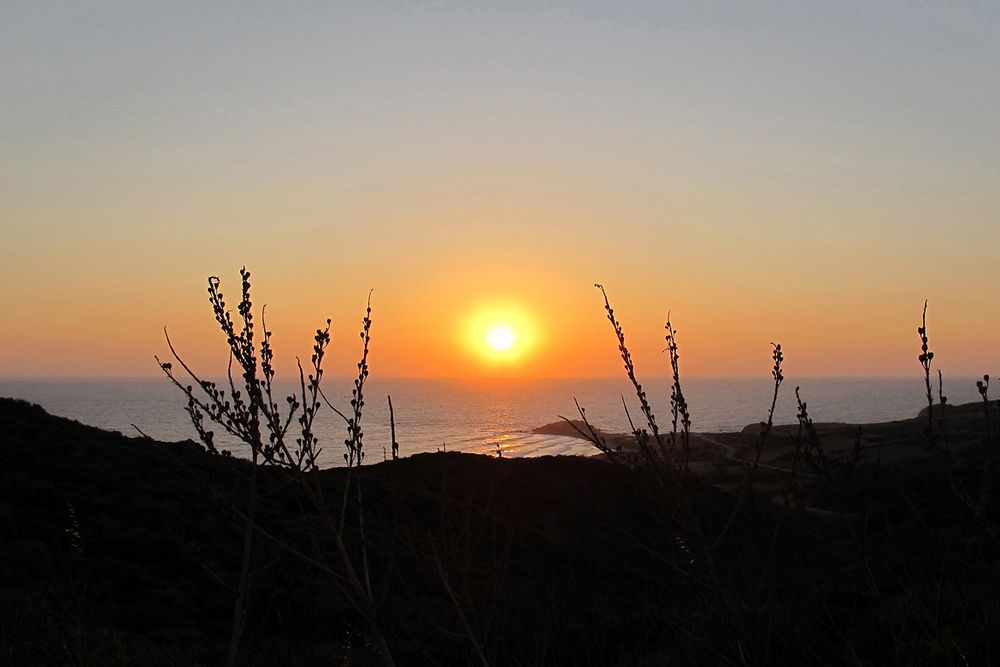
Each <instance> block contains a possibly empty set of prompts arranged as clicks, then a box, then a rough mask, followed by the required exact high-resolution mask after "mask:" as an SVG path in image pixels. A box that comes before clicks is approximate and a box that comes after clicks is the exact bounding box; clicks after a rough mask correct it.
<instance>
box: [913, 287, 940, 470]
mask: <svg viewBox="0 0 1000 667" xmlns="http://www.w3.org/2000/svg"><path fill="white" fill-rule="evenodd" d="M917 335H919V336H920V355H919V356H918V357H917V360H918V361H919V362H920V366H921V368H923V370H924V387H925V389H926V395H927V442H928V444H929V445H930V448H931V450H933V451H937V449H938V434H937V433H936V432H935V430H934V396H933V394H931V362H932V361H933V360H934V353H933V352H931V351H930V348H929V347H928V337H927V301H924V312H923V316H922V318H921V324H920V326H919V327H917ZM939 379H940V378H939Z"/></svg>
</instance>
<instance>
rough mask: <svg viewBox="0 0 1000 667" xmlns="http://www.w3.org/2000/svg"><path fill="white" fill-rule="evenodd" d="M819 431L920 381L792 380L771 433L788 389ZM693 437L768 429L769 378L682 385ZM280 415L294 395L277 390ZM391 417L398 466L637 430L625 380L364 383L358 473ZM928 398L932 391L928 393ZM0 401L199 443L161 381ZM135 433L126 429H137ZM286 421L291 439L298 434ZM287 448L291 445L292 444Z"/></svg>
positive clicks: (43, 385)
mask: <svg viewBox="0 0 1000 667" xmlns="http://www.w3.org/2000/svg"><path fill="white" fill-rule="evenodd" d="M324 382H325V385H324V386H325V393H326V395H327V397H328V398H329V399H330V400H331V401H332V402H333V404H334V405H335V406H337V407H338V409H339V410H341V412H344V413H345V414H346V413H349V412H350V409H351V408H350V399H351V389H352V387H353V383H352V381H351V380H350V379H337V378H327V379H326V380H325V381H324ZM670 384H671V380H670V379H669V378H658V379H651V380H649V381H647V382H645V383H644V389H645V390H646V391H647V394H648V396H649V400H650V402H651V403H652V405H653V409H654V411H655V413H656V415H657V419H658V422H659V424H660V425H661V428H665V427H667V425H668V424H669V421H670ZM796 385H799V386H801V394H802V398H803V400H804V401H806V402H807V403H808V406H809V415H810V416H811V417H812V418H813V420H814V421H816V422H850V423H870V422H880V421H890V420H894V419H905V418H908V417H912V416H915V415H916V413H917V411H918V410H920V408H921V407H922V406H924V405H926V396H925V393H924V391H925V390H924V385H923V380H922V378H921V377H919V376H915V377H909V378H800V379H794V378H788V379H786V380H785V382H784V384H783V385H782V386H781V389H780V392H779V397H778V404H777V409H776V410H775V422H776V423H779V424H780V423H786V424H787V423H794V422H795V420H796V403H795V394H794V389H795V386H796ZM683 388H684V392H685V395H686V397H687V400H688V404H689V406H690V411H691V419H692V430H694V431H700V432H723V431H735V430H740V429H742V428H743V427H744V426H746V425H748V424H753V423H758V422H760V421H762V420H764V419H765V418H766V417H767V411H768V408H769V406H770V403H771V395H772V391H773V385H772V384H771V382H770V380H769V378H760V379H758V378H691V379H687V380H685V381H684V384H683ZM278 389H279V390H280V391H279V392H278V394H279V396H281V398H278V401H277V402H278V403H279V405H280V406H281V407H282V408H284V407H285V406H286V405H287V403H286V402H285V401H284V398H283V397H284V395H285V394H286V393H288V392H289V391H291V390H294V389H295V386H294V385H292V384H288V385H278ZM945 390H946V391H945V393H946V395H947V396H948V397H949V401H950V402H951V403H953V404H958V403H963V402H968V401H974V400H978V398H979V395H978V393H977V392H976V387H975V379H974V378H961V379H951V380H949V381H948V382H947V383H946V386H945ZM390 395H391V396H392V403H393V408H394V412H395V422H396V440H397V441H398V443H399V446H400V455H402V456H407V455H410V454H415V453H418V452H434V451H438V450H448V451H463V452H473V453H487V454H496V453H497V451H498V450H499V451H501V452H502V453H503V455H504V456H541V455H547V454H580V455H589V454H593V453H595V452H594V450H593V449H592V448H591V446H590V445H589V444H587V443H586V442H585V441H583V440H580V439H577V438H572V437H566V436H558V435H542V434H536V433H533V429H535V428H536V427H539V426H542V425H544V424H548V423H551V422H555V421H559V419H560V417H567V418H578V417H579V414H578V412H577V408H576V405H575V403H574V399H576V400H577V401H579V404H580V405H581V406H582V407H583V408H585V409H586V411H587V417H588V418H589V419H590V420H591V421H592V422H593V424H594V425H595V426H597V427H598V428H600V429H603V430H605V431H607V432H628V431H629V425H628V420H627V418H626V415H625V410H624V408H623V405H622V398H623V397H624V399H625V404H626V405H627V406H628V410H629V411H630V413H631V415H632V418H633V420H636V423H637V425H638V423H639V421H642V415H641V413H640V411H639V407H638V401H637V399H636V396H635V392H634V391H633V390H632V387H631V385H629V384H628V383H627V382H626V381H625V380H624V379H619V378H600V379H593V378H586V379H580V378H566V379H531V380H528V379H512V378H490V379H475V380H444V379H391V378H377V377H372V378H370V379H369V381H368V382H367V384H366V386H365V394H364V397H365V405H364V413H363V419H362V426H363V428H364V433H365V435H364V443H365V450H366V462H376V461H381V460H382V458H383V456H386V455H388V456H391V445H390V443H391V436H390V420H389V407H388V396H390ZM935 395H936V388H935ZM0 396H7V397H14V398H22V399H26V400H29V401H32V402H34V403H38V404H40V405H41V406H42V407H44V408H45V409H46V410H48V411H49V412H50V413H52V414H54V415H59V416H62V417H69V418H71V419H75V420H78V421H80V422H82V423H84V424H89V425H92V426H97V427H100V428H103V429H109V430H115V431H120V432H122V433H125V434H127V435H138V431H137V430H136V429H137V428H138V429H141V430H142V432H144V433H146V434H148V435H149V436H151V437H153V438H155V439H157V440H166V441H174V440H184V439H188V438H196V434H195V431H194V428H193V427H192V426H191V422H190V419H189V417H188V414H187V413H186V411H185V406H186V400H185V399H184V397H183V395H182V394H181V392H180V391H179V390H178V389H177V388H176V387H174V386H172V385H171V384H170V383H169V382H168V381H167V380H166V379H165V378H151V379H125V378H110V379H0ZM133 425H134V426H133ZM295 425H296V424H295V422H294V421H293V429H292V433H293V434H294V426H295ZM214 431H215V432H216V434H217V436H218V437H217V442H219V443H220V444H221V445H222V446H226V447H230V448H232V449H233V452H234V453H235V454H239V453H240V451H241V449H240V447H239V445H238V443H236V442H235V441H234V440H232V439H231V438H227V437H223V435H222V434H223V429H222V428H221V427H217V426H216V427H214ZM316 432H317V433H318V435H319V439H320V446H321V447H322V448H323V451H322V454H321V456H320V462H321V464H322V465H324V466H330V465H337V464H338V463H342V457H343V453H344V451H345V448H344V438H345V437H346V425H345V423H344V421H343V419H341V418H340V417H338V416H337V415H336V414H335V413H334V412H333V411H332V410H330V409H329V408H327V406H326V405H325V404H324V405H323V407H322V408H321V410H320V413H319V416H318V417H317V420H316ZM293 439H294V438H293Z"/></svg>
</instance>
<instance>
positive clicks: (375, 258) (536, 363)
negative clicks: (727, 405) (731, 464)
mask: <svg viewBox="0 0 1000 667" xmlns="http://www.w3.org/2000/svg"><path fill="white" fill-rule="evenodd" d="M0 63H2V65H0V100H2V103H0V376H5V377H33V376H104V377H107V376H151V375H155V374H156V373H157V368H156V365H155V362H154V361H153V359H152V357H153V355H154V354H160V355H161V356H162V355H163V354H164V353H165V352H166V346H165V344H164V342H163V327H164V326H167V327H168V328H169V331H170V333H171V336H172V338H173V340H174V342H175V343H176V344H177V346H178V348H179V349H180V350H182V351H183V352H184V354H185V356H186V358H187V359H188V360H189V361H190V362H191V363H192V364H194V365H196V366H198V367H199V368H201V369H204V370H205V372H206V373H208V374H211V373H213V372H221V370H222V369H223V368H224V363H225V360H226V357H225V348H224V342H223V341H222V340H221V338H220V336H219V335H218V332H217V331H215V329H214V327H213V325H214V322H213V319H212V315H211V312H210V310H209V306H208V303H207V298H206V297H207V295H206V293H205V279H206V277H207V276H209V275H219V276H220V277H221V278H222V280H223V289H224V290H225V288H226V287H227V286H228V287H229V294H230V295H231V296H235V294H236V290H237V287H238V284H239V283H238V281H239V275H238V271H239V268H240V267H241V266H243V265H246V266H247V267H248V268H249V269H250V270H251V271H252V272H253V282H254V289H255V303H256V304H257V305H263V304H265V303H266V304H267V308H268V310H267V312H268V323H269V325H270V327H271V328H272V329H273V330H274V331H275V338H274V342H275V346H276V348H277V354H278V367H279V370H280V371H285V372H287V371H288V370H290V369H291V368H293V365H294V357H295V356H296V355H303V354H305V355H308V353H309V346H310V344H311V336H312V333H313V332H314V330H315V328H316V327H317V326H319V325H320V324H322V323H323V322H324V321H325V319H326V318H327V317H330V318H332V319H333V322H334V323H333V345H332V353H331V358H330V366H329V369H330V372H331V373H335V374H343V375H346V374H349V373H350V372H351V371H352V370H353V369H354V368H355V364H356V357H357V354H358V353H359V339H358V334H357V332H358V330H359V328H360V325H361V322H360V321H361V317H362V316H363V314H364V307H365V300H366V297H367V295H368V292H369V290H371V289H374V292H373V294H372V305H373V319H374V325H373V330H372V333H373V341H372V359H371V362H372V372H373V373H378V374H381V375H384V376H387V377H403V376H413V377H420V376H433V377H478V376H491V375H517V376H527V377H534V376H545V377H556V376H580V377H586V376H607V375H614V374H616V373H618V372H619V371H620V363H619V361H618V359H617V345H616V343H615V340H614V337H613V333H612V331H611V328H610V325H609V324H608V323H607V321H606V320H605V319H604V311H603V301H602V299H601V295H600V292H598V291H597V290H596V289H595V288H594V287H593V285H594V283H597V282H599V283H602V284H604V285H605V287H606V288H607V290H608V294H609V296H610V298H611V300H612V303H613V305H614V306H615V308H616V311H617V313H618V315H619V317H620V319H621V321H622V324H623V326H624V327H625V329H626V332H627V334H628V336H629V341H630V343H631V344H632V346H633V351H634V353H635V356H636V360H637V363H638V365H639V367H640V369H641V370H642V371H643V372H644V374H645V375H650V376H655V375H666V374H668V373H669V367H668V365H667V363H666V359H665V356H664V354H663V353H662V350H663V348H664V347H665V344H664V341H663V333H664V332H663V324H664V321H665V319H666V316H667V312H668V311H670V313H671V318H672V321H673V323H674V324H675V325H676V327H677V328H678V331H679V334H678V340H679V343H680V347H681V357H682V361H681V363H682V370H683V371H684V372H685V373H686V374H689V375H693V376H753V375H764V376H766V375H767V374H768V371H769V367H770V363H771V358H770V343H771V342H772V341H777V342H781V343H782V346H783V348H784V350H785V356H786V373H787V374H792V375H800V376H809V375H812V376H851V375H862V376H872V375H889V376H903V375H911V374H919V372H920V369H919V366H918V364H917V360H916V355H917V345H918V340H917V336H916V330H915V328H916V326H917V324H918V323H919V319H920V310H921V307H922V305H923V302H924V299H928V300H929V301H930V307H929V311H928V316H929V321H930V336H931V346H932V349H934V350H935V351H936V353H937V356H936V358H935V361H937V362H938V363H939V364H940V367H941V368H942V369H943V371H944V372H945V374H946V375H947V374H953V375H980V374H982V373H984V372H995V371H996V370H997V369H998V368H1000V308H998V306H1000V280H998V259H1000V77H998V76H997V72H1000V5H997V4H995V3H985V2H983V3H975V2H967V3H944V2H941V3H928V2H906V3H892V2H878V3H870V2H864V3H850V2H845V3H827V2H822V3H820V2H817V3H809V2H795V3H778V2H757V3H744V2H733V3H710V2H706V3H701V2H699V3H690V4H689V3H671V2H654V3H639V2H629V3H614V2H599V3H588V2H572V3H547V2H532V3H519V2H502V3H450V2H436V3H390V2H383V3H367V2H364V3H362V2H358V3H306V2H303V3H253V2H243V3H201V2H195V3H162V2H161V3H144V2H120V3H107V2H87V3H78V2H72V3H70V2H66V3H59V2H45V3H42V2H23V3H22V2H17V1H13V2H11V1H8V2H4V3H3V4H2V5H0ZM230 300H231V301H233V300H232V299H230ZM497 326H500V327H509V328H511V329H512V330H514V332H513V334H514V335H515V337H517V343H516V344H515V345H514V346H513V348H512V351H504V350H494V349H491V348H490V346H489V344H488V341H489V340H490V338H489V336H490V335H491V334H490V333H489V332H490V331H491V330H493V329H495V328H496V327H497ZM491 327H492V328H493V329H491ZM494 337H495V336H494Z"/></svg>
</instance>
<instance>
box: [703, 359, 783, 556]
mask: <svg viewBox="0 0 1000 667" xmlns="http://www.w3.org/2000/svg"><path fill="white" fill-rule="evenodd" d="M771 348H772V349H771V359H772V360H773V362H774V364H773V365H772V366H771V378H772V380H773V387H774V389H773V392H772V394H771V407H770V408H768V410H767V421H763V422H761V423H760V432H759V433H758V434H757V443H756V445H755V447H754V457H753V462H752V463H751V464H750V468H749V469H748V470H747V474H746V478H745V480H744V482H743V487H742V490H741V491H740V495H739V498H738V499H737V500H736V505H735V507H733V511H732V513H731V514H730V515H729V519H728V520H727V521H726V524H725V526H723V528H722V531H721V532H720V533H719V536H718V537H717V538H715V541H714V542H712V548H713V549H714V548H715V547H716V546H718V545H719V543H721V542H722V539H723V538H724V537H725V536H726V533H727V532H729V529H730V527H731V526H732V525H733V521H734V520H735V519H736V517H737V516H738V515H739V513H740V510H741V509H743V504H744V503H745V502H746V499H747V497H748V496H749V495H750V493H751V491H752V490H753V476H754V473H755V472H757V466H759V465H760V457H761V454H762V453H763V452H764V446H765V445H766V444H767V439H768V436H770V435H771V429H773V428H774V410H775V408H777V406H778V390H779V389H780V388H781V383H782V382H784V380H785V375H784V373H783V372H782V370H781V364H782V363H783V362H784V361H785V355H784V354H783V353H782V351H781V344H780V343H771Z"/></svg>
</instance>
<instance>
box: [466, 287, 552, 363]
mask: <svg viewBox="0 0 1000 667" xmlns="http://www.w3.org/2000/svg"><path fill="white" fill-rule="evenodd" d="M460 335H461V338H462V340H463V343H464V346H465V348H466V349H467V350H468V352H469V354H470V356H471V357H473V358H475V359H478V360H479V361H480V362H481V363H485V364H486V365H488V366H492V367H494V368H495V369H496V370H500V369H502V368H506V369H507V370H506V371H504V372H514V371H515V369H517V368H523V366H524V362H526V361H527V359H528V358H530V356H531V354H532V353H533V352H534V350H535V348H536V346H537V345H538V340H539V327H538V323H537V322H536V321H535V319H534V318H533V317H531V316H530V315H529V314H528V313H527V312H526V310H525V309H524V308H522V307H521V306H519V305H512V304H489V305H482V306H480V307H479V308H478V309H476V310H475V311H472V312H470V313H469V314H468V315H467V316H466V319H465V324H464V326H463V327H462V330H461V334H460ZM518 372H519V371H518Z"/></svg>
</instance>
